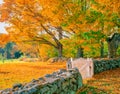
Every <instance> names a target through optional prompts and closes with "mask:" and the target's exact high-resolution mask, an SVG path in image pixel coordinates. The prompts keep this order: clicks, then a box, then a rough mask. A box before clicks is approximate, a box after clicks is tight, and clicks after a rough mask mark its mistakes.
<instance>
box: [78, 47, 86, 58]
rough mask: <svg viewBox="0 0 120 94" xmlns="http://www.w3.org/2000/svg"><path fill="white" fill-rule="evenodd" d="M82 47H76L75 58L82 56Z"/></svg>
mask: <svg viewBox="0 0 120 94" xmlns="http://www.w3.org/2000/svg"><path fill="white" fill-rule="evenodd" d="M83 56H84V55H83V48H82V47H78V49H77V58H80V57H83Z"/></svg>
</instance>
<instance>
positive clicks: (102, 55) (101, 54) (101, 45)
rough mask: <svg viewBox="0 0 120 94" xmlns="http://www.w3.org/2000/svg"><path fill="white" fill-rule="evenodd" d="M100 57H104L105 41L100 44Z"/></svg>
mask: <svg viewBox="0 0 120 94" xmlns="http://www.w3.org/2000/svg"><path fill="white" fill-rule="evenodd" d="M100 57H101V58H103V57H104V42H103V41H101V42H100Z"/></svg>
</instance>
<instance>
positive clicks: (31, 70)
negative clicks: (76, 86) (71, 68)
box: [0, 61, 66, 89]
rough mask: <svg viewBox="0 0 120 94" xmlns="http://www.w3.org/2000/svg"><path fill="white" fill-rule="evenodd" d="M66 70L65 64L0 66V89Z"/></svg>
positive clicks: (19, 63) (14, 64)
mask: <svg viewBox="0 0 120 94" xmlns="http://www.w3.org/2000/svg"><path fill="white" fill-rule="evenodd" d="M61 68H66V64H65V63H46V62H45V63H44V62H37V63H32V62H31V63H26V62H18V61H16V62H14V63H5V64H0V89H4V88H10V87H12V85H13V84H15V83H26V82H29V81H31V80H32V79H37V78H39V77H41V76H44V75H45V74H49V73H52V72H54V71H57V70H58V69H61Z"/></svg>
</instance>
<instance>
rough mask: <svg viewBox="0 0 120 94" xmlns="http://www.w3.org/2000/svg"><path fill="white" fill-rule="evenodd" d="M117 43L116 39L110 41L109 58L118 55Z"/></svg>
mask: <svg viewBox="0 0 120 94" xmlns="http://www.w3.org/2000/svg"><path fill="white" fill-rule="evenodd" d="M115 44H116V42H115V41H114V40H113V41H111V42H108V57H109V58H114V57H116V52H117V47H116V45H115Z"/></svg>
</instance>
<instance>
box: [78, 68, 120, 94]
mask: <svg viewBox="0 0 120 94" xmlns="http://www.w3.org/2000/svg"><path fill="white" fill-rule="evenodd" d="M77 94H120V68H117V69H114V70H109V71H105V72H102V73H99V74H96V75H95V76H94V77H93V78H92V79H89V80H87V81H86V80H84V87H83V88H81V89H80V90H78V92H77Z"/></svg>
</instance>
